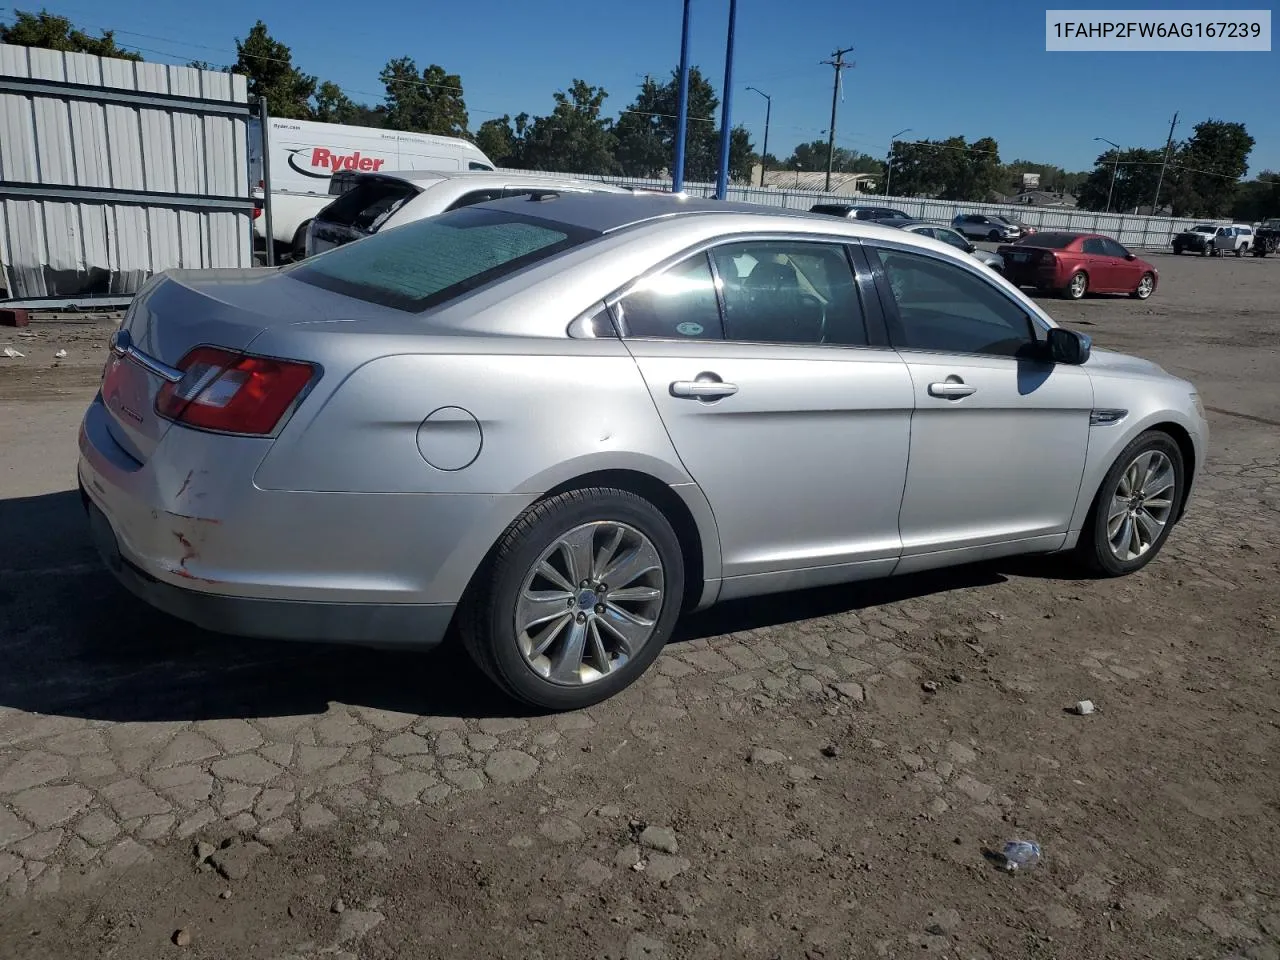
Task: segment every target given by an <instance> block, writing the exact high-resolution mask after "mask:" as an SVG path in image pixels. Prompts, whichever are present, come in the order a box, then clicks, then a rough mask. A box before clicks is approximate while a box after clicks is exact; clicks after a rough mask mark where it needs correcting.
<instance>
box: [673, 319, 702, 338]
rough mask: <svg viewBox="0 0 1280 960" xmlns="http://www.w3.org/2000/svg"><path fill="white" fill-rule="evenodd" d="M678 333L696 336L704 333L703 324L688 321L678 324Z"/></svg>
mask: <svg viewBox="0 0 1280 960" xmlns="http://www.w3.org/2000/svg"><path fill="white" fill-rule="evenodd" d="M676 333H678V334H681V335H682V336H685V337H696V336H698V335H699V334H701V333H702V324H700V323H691V322H689V321H686V322H684V323H680V324H677V325H676Z"/></svg>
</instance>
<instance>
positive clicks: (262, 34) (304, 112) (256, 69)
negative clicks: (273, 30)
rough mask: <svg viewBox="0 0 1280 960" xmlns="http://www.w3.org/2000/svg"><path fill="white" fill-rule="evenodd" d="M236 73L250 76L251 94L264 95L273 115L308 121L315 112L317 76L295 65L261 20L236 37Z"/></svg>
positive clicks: (253, 95) (288, 50)
mask: <svg viewBox="0 0 1280 960" xmlns="http://www.w3.org/2000/svg"><path fill="white" fill-rule="evenodd" d="M236 53H237V54H238V57H237V59H236V65H235V72H236V73H242V74H244V75H245V76H246V77H248V78H249V95H250V96H251V97H263V98H265V99H266V101H267V110H268V112H270V114H271V115H272V116H273V117H283V118H286V119H292V120H306V119H309V118H310V117H311V115H312V110H311V98H312V97H313V96H314V95H315V92H316V78H315V77H313V76H310V75H308V74H305V73H303V72H302V71H301V70H299V69H298V68H297V67H295V66H294V65H293V54H292V51H290V49H289V48H288V47H286V46H285V45H284V44H283V43H281V42H280V41H278V40H276V39H274V38H273V37H272V36H271V34H269V33H268V32H267V25H266V24H265V23H263V22H262V21H261V20H259V21H258V22H257V23H255V24H254V25H253V29H251V30H250V31H249V35H248V36H247V37H245V38H244V39H243V40H236Z"/></svg>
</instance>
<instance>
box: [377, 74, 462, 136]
mask: <svg viewBox="0 0 1280 960" xmlns="http://www.w3.org/2000/svg"><path fill="white" fill-rule="evenodd" d="M379 79H380V80H381V81H382V84H383V86H384V87H385V88H386V91H387V98H386V105H387V126H388V127H389V128H390V129H392V130H415V131H417V132H418V133H434V134H438V135H440V136H444V137H464V136H466V135H467V122H468V119H467V104H466V101H465V100H464V99H463V95H462V78H461V77H460V76H458V75H457V74H456V73H446V72H445V69H444V67H441V66H438V65H437V64H434V63H433V64H431V65H430V66H428V67H427V68H426V69H424V70H423V71H422V72H421V73H419V72H418V65H417V64H416V63H415V62H414V60H413V58H412V57H401V58H400V59H398V60H389V61H387V65H386V66H385V67H383V68H382V73H381V75H380V76H379Z"/></svg>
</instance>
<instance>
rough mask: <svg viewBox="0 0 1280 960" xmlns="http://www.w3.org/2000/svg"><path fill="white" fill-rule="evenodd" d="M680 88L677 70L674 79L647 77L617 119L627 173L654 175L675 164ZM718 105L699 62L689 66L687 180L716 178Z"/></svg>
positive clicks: (686, 147)
mask: <svg viewBox="0 0 1280 960" xmlns="http://www.w3.org/2000/svg"><path fill="white" fill-rule="evenodd" d="M679 90H680V76H679V71H678V70H673V71H672V72H671V79H670V80H668V81H667V82H666V83H658V82H657V81H656V80H653V79H652V78H647V79H646V80H645V82H644V84H643V85H642V86H641V87H640V94H639V95H638V96H637V97H636V99H635V102H634V103H632V104H631V106H630V107H628V108H627V109H626V110H625V111H624V112H623V114H622V116H621V117H620V118H619V119H618V122H617V124H616V125H615V127H614V133H615V134H616V135H617V138H618V160H619V163H620V164H621V166H622V172H623V173H624V174H626V175H627V176H629V177H656V176H659V175H660V174H661V173H662V172H663V171H664V170H671V168H672V166H673V164H674V163H675V140H676V110H677V107H678V102H679ZM719 106H720V100H719V98H718V97H717V96H716V92H715V88H713V87H712V86H711V82H710V81H709V80H707V78H706V77H704V76H703V75H702V71H700V70H699V69H698V68H697V67H692V68H690V70H689V126H688V132H687V134H686V137H685V164H684V175H685V179H686V180H692V181H703V182H706V181H710V180H714V179H715V178H716V171H717V170H718V169H719V165H720V133H719V130H718V129H717V127H716V119H715V118H716V111H717V110H718V108H719ZM730 136H732V134H730ZM731 144H732V141H731ZM731 166H732V165H731Z"/></svg>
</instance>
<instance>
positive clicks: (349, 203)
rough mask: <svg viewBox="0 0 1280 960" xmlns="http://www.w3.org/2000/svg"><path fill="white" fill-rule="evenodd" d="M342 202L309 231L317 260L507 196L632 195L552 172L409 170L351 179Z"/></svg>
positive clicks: (332, 205)
mask: <svg viewBox="0 0 1280 960" xmlns="http://www.w3.org/2000/svg"><path fill="white" fill-rule="evenodd" d="M337 189H338V191H339V193H338V198H337V199H336V200H334V201H333V202H332V203H330V204H329V205H328V206H327V207H325V208H324V209H323V210H321V211H320V212H319V213H317V214H316V216H315V219H314V220H312V221H311V223H310V224H309V225H308V226H307V239H306V255H307V256H308V257H310V256H314V255H315V254H317V253H323V252H324V251H326V250H330V249H332V248H333V247H340V246H342V245H343V244H344V243H350V242H351V241H352V240H359V239H361V238H363V237H367V236H369V235H370V234H374V233H377V232H378V231H379V230H390V229H391V228H392V227H400V226H404V224H406V223H412V222H413V221H414V220H422V219H424V218H425V217H433V216H435V215H436V214H437V213H445V212H447V211H449V210H457V209H458V208H459V207H469V206H471V205H473V204H477V203H486V202H488V201H490V200H499V199H501V198H503V197H527V196H531V195H532V194H535V193H539V192H542V191H549V190H554V191H557V192H559V193H570V192H580V193H581V192H586V191H596V192H599V193H631V192H632V191H631V190H629V189H626V188H624V187H615V186H611V185H609V184H606V183H601V182H599V181H596V180H579V179H577V178H576V177H560V176H555V175H554V174H546V173H523V172H520V173H494V172H491V171H470V170H468V171H437V170H409V171H405V172H403V173H355V174H350V175H348V176H345V177H344V178H343V181H342V184H341V186H340V187H338V188H337Z"/></svg>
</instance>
